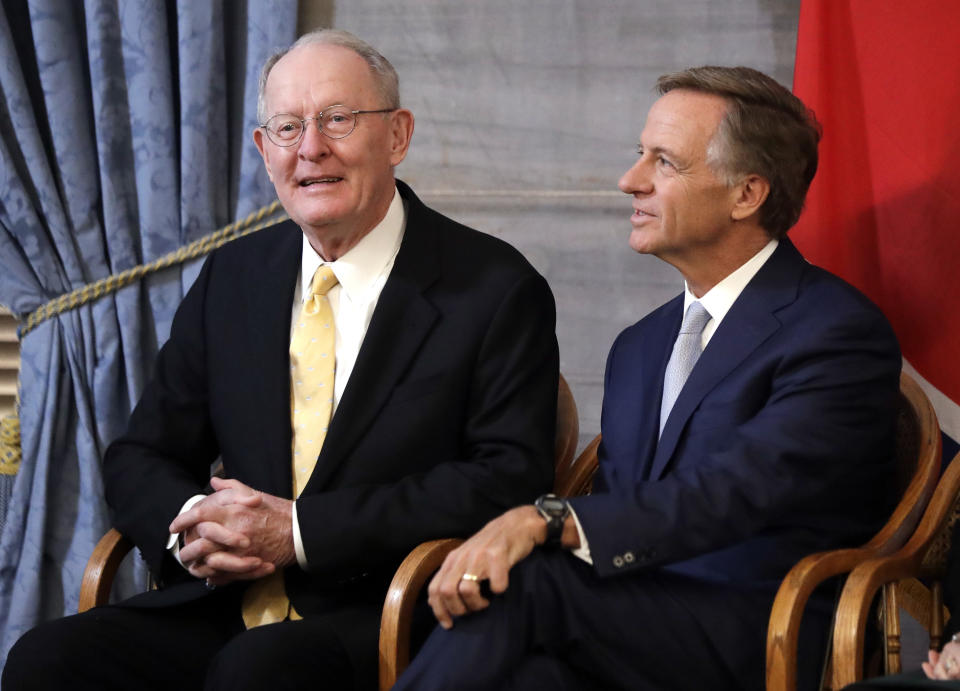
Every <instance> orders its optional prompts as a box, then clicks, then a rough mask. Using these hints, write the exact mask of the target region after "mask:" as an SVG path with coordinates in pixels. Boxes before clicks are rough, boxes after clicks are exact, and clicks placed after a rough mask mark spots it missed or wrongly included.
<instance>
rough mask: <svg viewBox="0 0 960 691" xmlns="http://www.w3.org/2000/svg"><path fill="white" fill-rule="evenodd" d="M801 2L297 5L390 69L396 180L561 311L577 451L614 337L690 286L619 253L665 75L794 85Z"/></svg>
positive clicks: (357, 0) (657, 265) (303, 23)
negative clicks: (396, 84) (397, 89)
mask: <svg viewBox="0 0 960 691" xmlns="http://www.w3.org/2000/svg"><path fill="white" fill-rule="evenodd" d="M799 6H800V2H799V0H527V1H525V2H518V1H516V0H483V1H479V0H476V1H475V0H463V1H455V0H389V1H382V0H340V1H335V0H304V1H303V2H301V5H300V7H301V13H300V28H301V30H302V31H307V30H309V29H312V28H316V27H318V26H335V27H337V28H342V29H347V30H348V31H352V32H354V33H356V34H357V35H359V36H360V37H361V38H364V39H365V40H367V41H369V42H370V43H372V44H373V45H374V46H376V47H377V48H378V49H379V50H380V51H381V52H382V53H383V54H384V55H386V56H387V57H388V58H389V59H390V61H391V62H392V63H393V64H394V65H395V66H396V68H397V71H398V72H399V74H400V86H401V98H402V100H403V102H404V104H405V105H406V106H407V107H409V108H410V109H411V110H412V111H413V113H414V115H415V117H416V131H415V133H414V136H413V143H412V145H411V149H410V154H409V156H408V157H407V160H406V161H404V162H403V164H401V165H400V167H399V168H398V170H397V175H398V177H400V178H402V179H404V180H405V181H407V182H408V183H410V184H411V185H412V186H413V188H414V190H415V191H416V192H417V193H418V194H419V195H420V197H421V198H422V199H423V200H424V201H425V202H426V203H427V204H430V205H431V206H433V207H435V208H437V209H438V210H439V211H442V212H443V213H446V214H447V215H449V216H452V217H453V218H455V219H457V220H458V221H461V222H464V223H467V224H468V225H472V226H474V227H476V228H479V229H480V230H483V231H486V232H488V233H491V234H493V235H497V236H500V237H503V238H504V239H506V240H507V241H508V242H510V243H512V244H513V245H515V246H516V247H517V248H519V249H520V250H521V251H522V252H523V253H524V254H525V255H526V256H527V257H528V258H529V259H530V261H531V262H533V264H534V265H535V266H536V267H537V269H538V270H539V271H540V272H541V273H543V274H544V276H546V278H547V280H548V281H549V282H550V285H551V287H552V288H553V292H554V295H555V296H556V299H557V309H558V319H557V337H558V340H559V342H560V366H561V370H562V371H563V373H564V375H565V376H566V377H567V379H568V381H569V382H570V386H571V388H572V390H573V392H574V395H575V397H576V400H577V405H578V407H579V412H580V422H581V431H582V434H581V446H582V445H583V444H584V443H585V442H586V441H587V440H588V439H589V438H591V437H592V436H593V435H595V434H596V433H597V432H599V430H600V402H601V399H602V394H603V370H604V366H605V362H606V355H607V352H608V351H609V349H610V345H611V344H612V342H613V339H614V338H615V337H616V335H617V333H618V332H619V331H620V330H621V329H623V328H624V327H625V326H627V325H629V324H631V323H633V322H635V321H637V320H638V319H640V318H641V317H642V316H643V315H645V314H646V313H647V312H649V311H650V310H652V309H653V308H655V307H656V306H658V305H660V304H662V303H663V302H665V301H666V300H668V299H669V298H671V297H673V296H674V295H676V294H678V293H679V292H680V291H681V290H682V289H683V284H682V281H681V279H680V277H679V275H678V274H677V272H676V271H675V270H673V269H672V268H671V267H669V266H667V265H665V264H663V263H662V262H660V261H659V260H657V259H655V258H653V257H642V256H639V255H637V254H635V253H634V252H632V251H631V250H630V249H629V248H628V247H627V234H628V232H629V229H630V225H629V215H630V212H631V208H630V200H629V199H628V198H627V196H626V195H624V194H622V193H620V192H619V191H618V190H617V180H618V179H619V177H620V175H621V174H622V173H623V172H624V171H625V170H626V169H627V168H629V167H630V165H632V163H633V160H634V159H635V155H636V154H635V146H636V142H637V138H638V135H639V133H640V131H641V129H642V128H643V121H644V119H645V115H646V111H647V109H648V108H649V107H650V105H651V104H652V103H653V101H654V99H655V96H654V94H653V92H652V86H653V84H654V82H655V80H656V77H657V76H658V75H660V74H661V73H663V72H667V71H670V70H676V69H682V68H685V67H689V66H692V65H702V64H728V65H729V64H743V65H748V66H750V67H755V68H757V69H760V70H763V71H765V72H767V73H769V74H771V75H773V76H774V77H775V78H777V79H778V80H780V82H781V83H783V84H786V85H788V86H789V85H790V84H791V82H792V79H793V56H794V50H795V46H796V29H797V18H798V12H799Z"/></svg>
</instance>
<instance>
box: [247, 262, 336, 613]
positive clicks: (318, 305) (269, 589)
mask: <svg viewBox="0 0 960 691" xmlns="http://www.w3.org/2000/svg"><path fill="white" fill-rule="evenodd" d="M336 284H337V277H336V275H334V273H333V269H331V268H330V267H329V266H321V267H320V268H319V269H317V272H316V273H315V274H314V275H313V283H312V284H311V286H310V295H309V296H308V297H307V299H306V300H305V301H304V303H303V309H302V310H301V311H300V315H299V317H298V318H297V321H296V323H295V324H294V328H293V338H292V339H291V341H290V423H291V426H292V430H293V496H294V498H296V497H299V496H300V493H301V492H302V491H303V488H304V486H306V484H307V480H309V479H310V475H311V474H312V473H313V469H314V467H315V466H316V464H317V456H319V455H320V448H321V447H322V446H323V440H324V439H326V436H327V426H328V425H329V424H330V415H331V412H332V411H333V381H334V376H335V370H336V368H335V363H336V330H335V329H334V325H333V310H332V309H331V308H330V300H329V299H328V298H327V291H329V290H330V289H331V288H333V286H335V285H336ZM288 616H289V617H290V618H291V619H299V618H300V615H298V614H297V612H296V610H295V609H293V607H291V606H290V600H288V599H287V594H286V591H285V590H284V587H283V571H282V570H279V571H276V572H274V573H273V574H271V575H270V576H267V577H266V578H263V579H261V580H259V581H257V582H255V583H252V584H251V585H250V587H249V588H247V590H246V592H245V593H244V594H243V622H244V624H246V626H247V628H248V629H251V628H253V627H254V626H261V625H263V624H273V623H276V622H278V621H283V620H284V619H286V618H287V617H288Z"/></svg>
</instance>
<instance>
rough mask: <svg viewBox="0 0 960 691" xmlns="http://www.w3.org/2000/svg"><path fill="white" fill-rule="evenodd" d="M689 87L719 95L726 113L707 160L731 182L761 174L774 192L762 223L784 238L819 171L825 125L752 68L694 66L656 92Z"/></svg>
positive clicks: (663, 82) (671, 76)
mask: <svg viewBox="0 0 960 691" xmlns="http://www.w3.org/2000/svg"><path fill="white" fill-rule="evenodd" d="M674 89H689V90H692V91H699V92H701V93H708V94H714V95H717V96H720V97H721V98H723V99H724V100H725V101H726V102H727V104H728V105H727V112H726V114H725V115H724V117H723V120H721V121H720V125H719V127H717V131H716V133H715V134H714V136H713V138H712V139H711V140H710V144H709V145H708V147H707V164H708V165H709V166H710V167H711V168H712V169H713V170H714V172H716V173H717V174H718V175H719V176H720V178H721V179H722V180H723V181H724V182H725V183H726V184H727V185H729V186H733V185H735V184H737V182H739V181H740V180H741V179H742V178H743V177H744V176H746V175H750V174H756V175H761V176H762V177H764V178H765V179H766V180H767V181H768V182H769V183H770V194H769V195H768V196H767V200H766V201H765V202H764V204H763V206H762V207H760V225H761V226H762V227H763V228H764V229H765V230H766V231H767V232H768V233H770V235H771V236H772V237H775V238H782V237H784V236H785V235H786V234H787V231H788V230H789V229H790V228H791V227H792V226H793V224H794V223H796V222H797V219H798V218H799V217H800V212H801V211H802V210H803V202H804V199H805V198H806V196H807V189H808V188H809V187H810V182H811V181H812V180H813V176H814V175H815V174H816V172H817V158H818V154H817V145H818V144H819V142H820V125H819V123H818V122H817V119H816V117H815V116H814V114H813V112H812V111H811V110H810V109H809V108H807V107H806V106H805V105H804V104H803V101H801V100H800V99H799V98H797V97H796V96H794V95H793V94H792V93H790V90H789V89H787V88H786V87H784V86H781V85H780V84H779V83H778V82H777V81H776V80H775V79H773V78H772V77H768V76H767V75H765V74H764V73H763V72H758V71H757V70H754V69H751V68H749V67H715V66H705V67H692V68H690V69H688V70H684V71H682V72H673V73H671V74H665V75H663V76H661V77H660V78H659V79H658V80H657V92H658V93H659V94H660V95H661V96H662V95H663V94H665V93H667V92H669V91H672V90H674Z"/></svg>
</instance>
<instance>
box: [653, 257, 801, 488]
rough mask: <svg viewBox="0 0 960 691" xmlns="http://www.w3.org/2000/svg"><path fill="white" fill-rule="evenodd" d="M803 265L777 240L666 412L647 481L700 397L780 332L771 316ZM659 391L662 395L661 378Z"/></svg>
mask: <svg viewBox="0 0 960 691" xmlns="http://www.w3.org/2000/svg"><path fill="white" fill-rule="evenodd" d="M803 264H804V259H803V257H802V256H800V253H799V252H797V250H796V248H794V246H793V244H791V242H790V241H789V240H787V239H786V238H784V239H782V240H781V241H780V245H779V246H778V247H777V249H776V251H775V252H774V253H773V255H771V257H770V259H769V260H768V261H767V263H766V264H764V265H763V266H762V267H761V268H760V271H758V272H757V274H756V275H755V276H754V277H753V279H752V280H751V281H750V282H749V283H748V284H747V287H746V288H744V290H743V292H742V293H741V294H740V296H739V297H738V298H737V300H736V301H735V302H734V303H733V306H732V307H731V308H730V311H729V312H727V315H726V316H725V317H724V319H723V322H721V324H720V326H719V327H718V328H717V330H716V332H714V334H713V336H712V337H711V339H710V342H709V343H708V344H707V347H706V349H705V350H704V351H703V354H702V355H701V356H700V359H699V360H697V364H696V366H695V367H694V368H693V371H692V372H691V373H690V378H689V379H687V382H686V384H684V387H683V389H682V390H681V391H680V395H679V396H678V397H677V401H676V403H674V406H673V410H671V411H670V416H669V418H668V419H667V424H666V426H665V427H664V428H663V434H662V435H661V436H660V441H659V443H658V445H657V450H656V454H655V456H654V460H653V467H652V469H651V473H650V477H651V479H659V478H660V477H662V475H663V473H664V472H665V471H666V469H667V466H668V465H669V462H670V460H671V458H672V457H673V454H674V452H675V451H676V448H677V443H678V442H679V440H680V436H681V434H682V433H683V431H684V429H685V428H686V426H687V422H688V421H689V419H690V416H691V415H692V414H693V412H694V411H695V410H696V409H697V407H698V406H699V405H700V402H701V401H702V400H703V399H704V397H705V396H707V394H709V393H710V391H712V390H713V389H714V388H715V387H716V386H717V384H719V383H720V382H721V381H722V380H723V379H724V378H725V377H726V376H727V375H729V374H730V373H731V372H732V371H733V370H735V369H736V368H737V367H739V366H740V364H741V363H742V362H743V361H744V360H745V359H746V358H747V357H748V356H749V355H750V353H752V352H753V351H754V350H756V348H757V347H759V346H760V344H761V343H763V342H764V341H766V340H767V339H768V338H770V336H772V335H773V334H774V333H775V332H776V331H777V330H778V329H779V328H780V326H781V323H780V320H779V319H777V317H776V315H775V312H776V311H777V310H779V309H780V308H782V307H783V306H785V305H787V304H790V303H791V302H793V301H794V300H796V297H797V287H798V283H799V280H800V272H801V270H802V267H803ZM661 374H662V372H661ZM660 390H661V393H662V391H663V378H662V376H661V381H660Z"/></svg>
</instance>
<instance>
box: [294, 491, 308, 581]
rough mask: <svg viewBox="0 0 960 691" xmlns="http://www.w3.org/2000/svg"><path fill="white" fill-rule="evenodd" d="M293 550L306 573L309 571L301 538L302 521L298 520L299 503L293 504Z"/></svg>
mask: <svg viewBox="0 0 960 691" xmlns="http://www.w3.org/2000/svg"><path fill="white" fill-rule="evenodd" d="M290 513H291V515H292V516H293V549H294V551H295V552H296V553H297V563H298V564H299V565H300V568H301V569H303V570H304V571H306V570H307V553H306V551H305V550H304V549H303V538H302V537H300V521H298V520H297V502H296V501H294V502H293V511H291V512H290Z"/></svg>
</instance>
